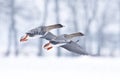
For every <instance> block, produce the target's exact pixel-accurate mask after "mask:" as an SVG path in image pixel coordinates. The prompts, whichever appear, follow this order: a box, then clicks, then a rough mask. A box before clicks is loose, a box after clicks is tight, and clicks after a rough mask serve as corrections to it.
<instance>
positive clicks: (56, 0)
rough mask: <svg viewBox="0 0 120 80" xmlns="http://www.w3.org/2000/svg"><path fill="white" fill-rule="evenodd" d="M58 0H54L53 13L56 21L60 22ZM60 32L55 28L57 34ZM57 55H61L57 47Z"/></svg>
mask: <svg viewBox="0 0 120 80" xmlns="http://www.w3.org/2000/svg"><path fill="white" fill-rule="evenodd" d="M59 4H60V3H59V0H55V13H56V23H60V15H59V14H60V12H59ZM59 34H60V30H59V29H57V35H59ZM57 56H58V57H60V56H61V50H60V48H59V47H58V48H57Z"/></svg>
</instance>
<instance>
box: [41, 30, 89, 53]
mask: <svg viewBox="0 0 120 80" xmlns="http://www.w3.org/2000/svg"><path fill="white" fill-rule="evenodd" d="M78 36H84V34H83V33H81V32H77V33H72V34H63V35H59V36H56V35H54V34H53V33H51V32H48V33H47V34H46V35H45V36H44V37H43V38H44V39H46V40H48V41H49V42H48V43H47V44H45V45H44V48H45V49H47V50H50V49H52V48H53V46H52V45H51V44H53V45H59V46H58V47H62V48H64V49H66V50H68V51H71V52H74V53H77V54H80V55H88V53H87V52H86V51H85V50H84V49H83V48H82V47H81V46H80V45H79V44H78V43H77V42H78V40H77V41H73V40H72V38H74V37H78Z"/></svg>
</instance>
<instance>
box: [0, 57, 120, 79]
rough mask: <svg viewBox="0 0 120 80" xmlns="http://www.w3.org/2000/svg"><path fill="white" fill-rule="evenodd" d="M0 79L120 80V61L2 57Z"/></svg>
mask: <svg viewBox="0 0 120 80" xmlns="http://www.w3.org/2000/svg"><path fill="white" fill-rule="evenodd" d="M0 80H120V58H95V57H87V56H84V57H75V58H66V57H62V58H56V57H43V58H41V57H39V58H37V57H18V58H14V57H9V58H0Z"/></svg>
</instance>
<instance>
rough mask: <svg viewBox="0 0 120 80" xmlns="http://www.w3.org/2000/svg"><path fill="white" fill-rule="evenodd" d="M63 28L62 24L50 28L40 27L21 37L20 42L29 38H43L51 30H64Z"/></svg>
mask: <svg viewBox="0 0 120 80" xmlns="http://www.w3.org/2000/svg"><path fill="white" fill-rule="evenodd" d="M62 27H63V25H61V24H54V25H50V26H39V27H37V28H34V29H32V30H29V31H28V32H26V34H25V35H24V36H22V37H21V39H20V41H21V42H24V41H27V40H28V38H29V37H34V36H36V35H39V37H43V36H44V35H45V34H46V33H47V32H49V31H50V30H52V29H57V28H62Z"/></svg>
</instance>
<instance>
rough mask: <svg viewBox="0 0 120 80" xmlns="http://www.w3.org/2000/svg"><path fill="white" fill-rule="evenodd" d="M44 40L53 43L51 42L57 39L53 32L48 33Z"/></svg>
mask: <svg viewBox="0 0 120 80" xmlns="http://www.w3.org/2000/svg"><path fill="white" fill-rule="evenodd" d="M42 38H44V39H46V40H49V41H51V40H53V39H55V38H56V35H54V34H53V33H51V32H48V33H47V34H46V35H45V36H43V37H42Z"/></svg>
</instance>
